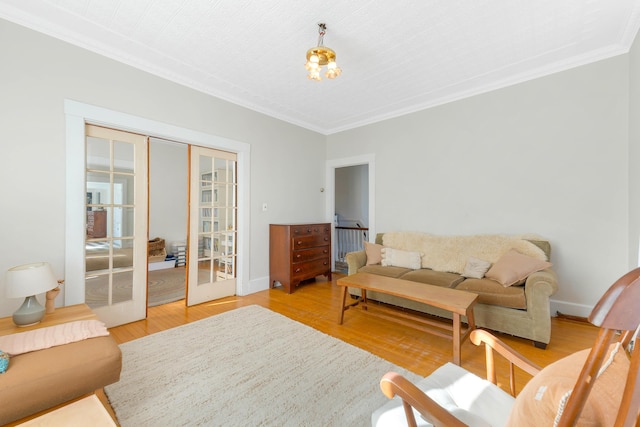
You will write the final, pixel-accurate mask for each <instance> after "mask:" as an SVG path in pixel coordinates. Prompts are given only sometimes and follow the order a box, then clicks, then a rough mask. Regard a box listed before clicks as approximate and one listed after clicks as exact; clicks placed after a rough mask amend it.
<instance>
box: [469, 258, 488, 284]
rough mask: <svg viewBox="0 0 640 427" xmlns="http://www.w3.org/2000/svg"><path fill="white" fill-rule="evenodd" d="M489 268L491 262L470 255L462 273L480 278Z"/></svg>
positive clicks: (473, 277) (472, 277)
mask: <svg viewBox="0 0 640 427" xmlns="http://www.w3.org/2000/svg"><path fill="white" fill-rule="evenodd" d="M489 268H491V263H490V262H489V261H485V260H483V259H480V258H476V257H472V256H470V257H469V258H468V259H467V264H466V265H465V266H464V271H463V272H462V275H463V276H464V277H469V278H471V279H482V278H483V277H484V275H485V274H486V273H487V271H489Z"/></svg>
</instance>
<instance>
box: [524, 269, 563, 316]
mask: <svg viewBox="0 0 640 427" xmlns="http://www.w3.org/2000/svg"><path fill="white" fill-rule="evenodd" d="M557 290H558V278H557V276H556V273H555V272H554V271H553V270H551V269H550V268H547V269H546V270H542V271H537V272H535V273H533V274H530V275H529V277H527V280H526V282H525V287H524V292H525V295H526V297H527V309H529V308H530V307H531V306H532V305H536V304H538V303H536V302H535V301H534V300H536V299H540V298H542V300H543V301H545V302H546V305H549V304H548V301H549V297H551V295H553V294H555V293H556V292H557Z"/></svg>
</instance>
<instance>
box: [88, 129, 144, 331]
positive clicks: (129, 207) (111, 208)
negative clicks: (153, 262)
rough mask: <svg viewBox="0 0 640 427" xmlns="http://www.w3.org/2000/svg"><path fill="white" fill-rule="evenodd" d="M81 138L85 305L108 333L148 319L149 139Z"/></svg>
mask: <svg viewBox="0 0 640 427" xmlns="http://www.w3.org/2000/svg"><path fill="white" fill-rule="evenodd" d="M85 132H86V146H85V149H86V151H85V152H86V159H85V166H86V169H85V196H86V201H85V211H86V216H85V218H86V224H85V225H86V237H85V251H84V254H85V302H86V303H87V304H88V305H89V306H90V307H91V309H92V310H93V311H94V312H95V313H96V314H97V316H98V317H99V318H100V320H102V321H103V322H105V323H106V324H107V326H108V327H112V326H116V325H120V324H124V323H129V322H133V321H136V320H140V319H144V318H145V317H146V307H147V294H146V292H147V217H148V215H147V211H148V195H147V194H148V189H147V169H148V163H147V146H148V138H147V137H146V136H143V135H138V134H133V133H129V132H123V131H118V130H114V129H109V128H104V127H100V126H94V125H86V128H85Z"/></svg>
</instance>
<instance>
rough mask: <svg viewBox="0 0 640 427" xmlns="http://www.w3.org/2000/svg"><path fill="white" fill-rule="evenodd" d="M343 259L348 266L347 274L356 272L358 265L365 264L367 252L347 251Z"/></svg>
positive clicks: (362, 265)
mask: <svg viewBox="0 0 640 427" xmlns="http://www.w3.org/2000/svg"><path fill="white" fill-rule="evenodd" d="M345 259H346V260H347V266H348V267H349V275H352V274H356V273H357V272H358V270H359V269H360V267H364V266H365V265H366V264H367V253H366V252H365V251H357V252H349V253H348V254H347V256H346V257H345Z"/></svg>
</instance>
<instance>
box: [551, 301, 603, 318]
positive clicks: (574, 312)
mask: <svg viewBox="0 0 640 427" xmlns="http://www.w3.org/2000/svg"><path fill="white" fill-rule="evenodd" d="M549 307H550V309H551V316H553V317H555V316H556V315H557V313H558V312H560V313H562V314H566V315H570V316H576V317H589V314H591V310H593V307H592V306H588V305H584V304H576V303H573V302H567V301H556V300H550V301H549Z"/></svg>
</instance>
